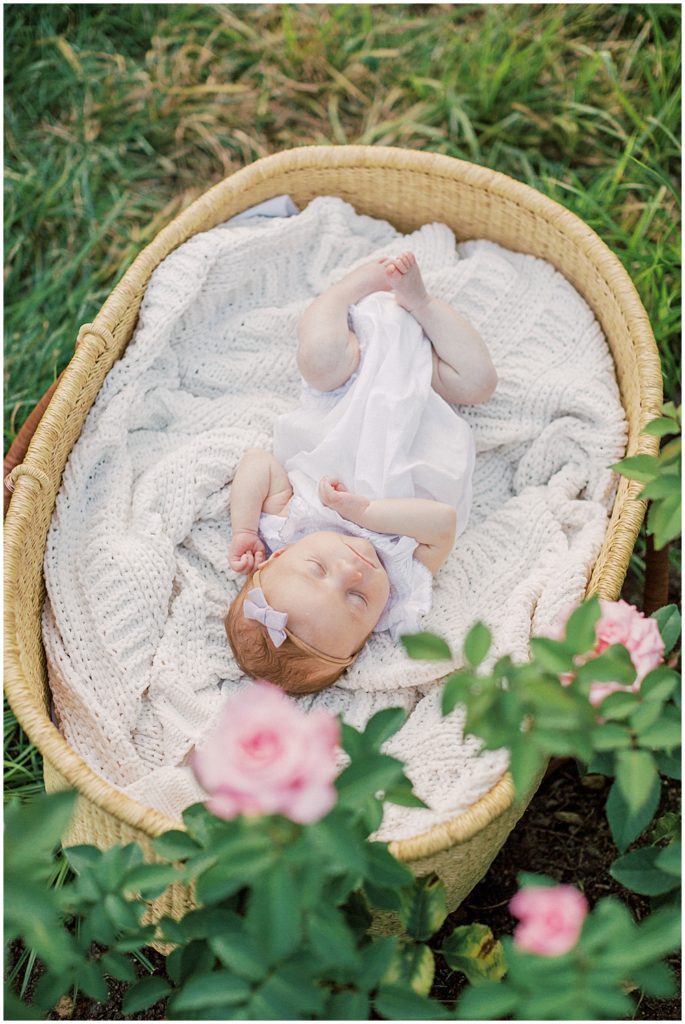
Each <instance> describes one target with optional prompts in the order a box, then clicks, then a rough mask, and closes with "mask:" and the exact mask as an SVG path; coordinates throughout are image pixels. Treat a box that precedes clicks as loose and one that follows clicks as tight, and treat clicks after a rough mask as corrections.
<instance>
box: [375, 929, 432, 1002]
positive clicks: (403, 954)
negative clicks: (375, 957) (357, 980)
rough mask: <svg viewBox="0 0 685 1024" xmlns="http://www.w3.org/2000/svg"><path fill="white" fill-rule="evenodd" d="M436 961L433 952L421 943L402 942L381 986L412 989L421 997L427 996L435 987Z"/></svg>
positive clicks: (382, 979)
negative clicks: (433, 986)
mask: <svg viewBox="0 0 685 1024" xmlns="http://www.w3.org/2000/svg"><path fill="white" fill-rule="evenodd" d="M434 976H435V960H434V959H433V952H432V950H431V949H430V948H429V947H428V946H426V945H424V944H423V943H421V942H402V941H400V944H399V945H398V947H397V949H396V950H395V955H394V957H393V959H392V961H391V963H390V965H389V967H388V969H387V971H386V972H385V974H384V975H383V977H382V978H381V986H383V987H384V986H386V985H390V986H398V987H401V988H404V989H405V990H406V989H411V991H412V992H416V994H417V995H419V996H427V995H428V993H429V992H430V990H431V987H432V985H433V978H434Z"/></svg>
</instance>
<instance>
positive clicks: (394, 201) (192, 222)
mask: <svg viewBox="0 0 685 1024" xmlns="http://www.w3.org/2000/svg"><path fill="white" fill-rule="evenodd" d="M282 193H287V194H289V195H290V196H291V197H292V198H293V200H294V201H295V203H296V204H297V205H298V206H299V207H304V206H306V205H307V203H309V202H310V201H311V200H312V199H313V198H315V197H316V196H323V195H334V196H340V197H341V198H343V199H345V200H347V201H348V202H350V203H352V204H353V206H354V207H355V209H356V210H357V211H358V212H359V213H364V214H368V215H370V216H372V217H378V218H383V219H385V220H388V221H390V222H391V223H392V224H393V225H394V226H395V227H396V228H397V229H398V230H399V231H401V232H405V233H406V232H410V231H413V230H415V229H416V228H418V227H419V226H420V225H422V224H425V223H428V222H432V221H438V222H443V223H445V224H448V225H449V227H450V228H452V230H453V231H454V233H455V235H456V236H457V238H458V239H459V240H466V239H469V238H486V239H490V240H491V241H494V242H498V243H499V244H501V245H503V246H505V247H506V248H508V249H512V250H515V251H518V252H525V253H531V254H533V255H535V256H539V257H541V258H543V259H545V260H549V261H550V262H551V263H552V264H553V265H554V266H555V267H556V268H557V269H558V270H559V271H560V272H561V273H562V274H563V275H564V276H565V277H566V278H567V279H568V280H569V281H570V282H571V284H572V285H573V286H574V287H575V288H576V289H577V291H578V292H579V293H580V294H581V295H582V296H583V297H584V298H585V300H586V301H587V302H588V304H589V305H590V306H591V308H592V309H593V311H594V313H595V315H596V316H597V319H598V320H599V322H600V324H601V326H602V328H603V330H604V334H605V335H606V338H607V341H608V343H609V346H610V349H611V352H612V354H613V358H614V363H615V366H616V376H617V379H618V385H619V388H620V393H621V399H622V402H623V406H624V408H625V412H626V417H627V421H628V428H629V436H628V449H627V454H630V455H635V454H637V453H646V454H656V452H657V450H658V440H657V439H656V438H653V437H650V436H648V435H642V436H641V435H640V431H641V430H642V428H643V427H644V425H645V424H646V423H647V422H648V421H649V420H650V419H653V418H654V417H656V416H658V415H659V414H660V409H661V403H662V384H661V370H660V364H659V357H658V353H657V349H656V345H655V342H654V338H653V335H652V331H651V329H650V325H649V321H648V319H647V315H646V313H645V310H644V308H643V307H642V305H641V303H640V300H639V298H638V295H637V293H636V291H635V288H634V287H633V285H632V283H631V281H630V279H629V277H628V275H627V274H626V272H625V270H624V269H623V267H622V266H621V264H620V263H619V261H618V259H617V258H616V257H615V256H614V255H613V253H611V252H610V250H609V249H608V248H607V247H606V245H604V243H603V242H602V241H600V239H599V238H598V237H597V235H596V234H595V233H594V232H593V231H591V230H590V228H588V227H587V225H586V224H584V223H583V221H581V220H579V219H578V217H576V216H574V215H573V214H571V213H569V212H568V211H567V210H565V209H564V208H563V207H561V206H559V205H558V204H557V203H555V202H552V201H551V200H550V199H547V198H545V197H544V196H542V195H541V194H540V193H538V192H536V191H535V190H534V189H532V188H529V187H528V186H526V185H522V184H520V183H519V182H517V181H514V180H512V179H511V178H508V177H506V176H505V175H502V174H498V173H496V172H493V171H490V170H487V169H485V168H483V167H478V166H476V165H474V164H470V163H465V162H463V161H461V160H454V159H452V158H451V157H446V156H439V155H434V154H429V153H418V152H413V151H410V150H403V149H395V148H389V147H383V146H341V147H337V146H312V147H305V148H301V149H293V150H287V151H285V152H283V153H280V154H277V155H275V156H269V157H266V158H264V159H262V160H258V161H257V162H256V163H254V164H251V165H250V166H249V167H246V168H244V169H243V170H240V171H238V172H237V173H236V174H233V175H231V176H230V177H229V178H226V179H225V180H224V181H222V182H220V184H218V185H216V186H214V187H213V188H211V189H210V190H209V191H208V192H206V193H205V194H204V195H203V196H201V197H200V198H199V199H198V200H196V202H194V203H193V204H192V205H191V206H190V207H189V208H188V209H187V210H186V211H185V212H184V213H182V214H181V215H180V216H179V217H177V218H176V219H175V220H174V221H173V222H172V223H171V224H169V225H168V226H167V227H166V228H164V230H163V231H161V232H160V233H159V234H158V235H157V236H156V238H155V239H154V241H153V242H151V243H150V245H148V246H147V248H146V249H144V250H143V252H142V253H141V254H140V255H139V256H138V258H137V259H136V261H135V262H134V263H133V265H132V266H131V267H130V269H129V270H128V271H127V273H126V274H125V275H124V277H123V278H122V280H121V281H120V283H119V284H118V285H117V287H116V288H115V289H114V291H113V292H112V293H111V295H110V296H109V298H108V299H107V301H106V302H105V304H104V305H103V307H102V309H101V310H100V312H99V313H98V316H97V318H96V320H95V322H94V323H93V324H89V325H85V326H84V327H82V328H81V331H80V332H79V345H78V348H77V351H76V353H75V355H74V357H73V359H72V360H71V362H70V363H69V365H68V367H67V368H66V370H65V372H64V374H63V375H62V377H61V379H60V381H59V385H58V387H57V388H56V390H55V393H54V395H53V397H52V399H51V401H50V403H49V406H48V408H47V410H46V411H45V413H44V415H43V416H42V419H41V420H40V423H39V425H38V427H37V429H36V431H35V434H34V435H33V438H32V440H31V443H30V445H29V448H28V451H27V453H26V456H25V458H24V459H23V462H21V463H20V464H19V465H17V466H15V468H14V469H13V470H12V473H11V477H12V483H13V484H14V485H15V492H14V494H13V496H12V501H11V504H10V508H9V511H8V514H7V517H6V521H5V682H6V692H7V695H8V698H9V701H10V704H11V705H12V708H13V709H14V712H15V713H16V716H17V718H18V719H19V721H20V723H21V725H22V726H23V728H24V730H25V731H26V733H27V734H28V736H29V737H30V739H31V740H32V741H33V743H34V744H35V745H36V746H37V747H38V749H39V750H40V751H41V753H42V755H43V758H44V763H45V783H46V787H47V789H48V790H54V789H58V788H62V787H65V786H72V787H75V788H76V789H77V790H78V792H79V799H78V802H77V809H76V813H75V816H74V819H73V822H72V824H71V826H70V829H69V832H68V835H66V836H65V837H64V840H65V844H72V843H94V844H96V845H97V846H99V847H101V848H106V847H108V846H110V845H112V844H114V843H127V842H131V841H137V842H139V843H141V845H142V846H143V848H144V849H145V850H146V851H147V853H148V855H149V856H150V858H151V859H154V856H153V854H152V851H151V847H150V839H151V838H152V837H154V836H157V835H159V834H160V833H162V832H164V831H166V830H167V829H170V828H175V827H178V824H177V822H175V821H173V820H172V819H171V818H168V817H167V816H165V815H164V814H162V813H160V812H159V811H156V810H152V809H150V808H149V807H145V806H144V805H143V804H141V803H138V802H137V801H135V800H133V799H131V798H130V797H127V796H124V795H122V794H121V793H120V792H119V791H118V790H116V789H115V788H114V787H113V786H112V785H110V783H109V782H107V781H106V780H105V779H103V778H101V777H100V776H98V775H96V773H95V772H94V771H93V770H92V769H91V768H89V767H88V765H87V764H86V763H85V762H84V761H83V760H82V758H81V757H80V756H79V755H78V754H77V753H76V752H75V751H74V750H72V749H71V747H70V746H69V744H68V743H67V742H66V741H65V739H64V737H63V736H62V735H61V734H60V733H59V732H58V730H57V729H56V728H55V726H54V725H53V724H52V722H51V720H50V715H49V704H48V688H47V672H46V660H45V653H44V650H43V645H42V640H41V609H42V606H43V600H44V597H45V588H44V580H43V554H44V549H45V543H46V536H47V532H48V526H49V523H50V518H51V515H52V511H53V508H54V504H55V497H56V494H57V490H58V488H59V486H60V479H61V476H62V471H63V468H64V465H65V463H66V460H67V458H68V456H69V453H70V451H71V449H72V447H73V445H74V443H75V441H76V439H77V438H78V436H79V432H80V431H81V428H82V426H83V423H84V421H85V418H86V415H87V413H88V411H89V409H90V408H91V406H92V404H93V402H94V400H95V397H96V395H97V393H98V391H99V389H100V387H101V385H102V382H103V380H104V378H105V376H106V374H107V372H108V371H109V370H110V368H111V367H112V365H113V363H114V362H115V361H116V360H117V359H119V358H120V357H121V355H122V353H123V351H124V349H125V348H126V345H127V343H128V342H129V340H130V338H131V336H132V334H133V331H134V328H135V325H136V320H137V317H138V309H139V306H140V302H141V299H142V297H143V294H144V292H145V288H146V286H147V283H148V281H149V279H150V275H151V273H152V271H153V270H154V269H155V267H157V265H158V264H159V263H160V262H161V261H162V260H163V259H164V257H165V256H167V255H168V253H170V252H171V251H172V250H173V249H175V248H176V247H177V246H179V245H180V244H181V243H182V242H185V241H186V240H187V239H188V238H190V237H191V236H192V235H194V234H196V233H197V232H200V231H206V230H208V229H209V228H212V227H215V226H216V225H217V224H220V223H222V222H223V221H225V220H227V219H228V218H229V217H232V216H233V215H234V214H237V213H240V212H241V211H242V210H245V209H246V208H247V207H249V206H253V205H254V204H256V203H258V202H261V201H262V200H265V199H269V198H271V197H272V196H275V195H279V194H282ZM640 486H641V485H640V484H638V483H636V482H634V481H628V480H627V479H626V478H625V477H622V478H621V479H620V482H619V486H618V493H617V497H616V500H615V503H614V508H613V513H612V516H611V520H610V523H609V525H608V528H607V532H606V536H605V540H604V544H603V545H602V549H601V551H600V553H599V555H598V558H597V561H596V563H595V565H594V568H593V572H592V576H591V579H590V581H589V585H588V589H587V594H588V596H589V595H590V594H591V593H596V594H598V595H599V596H601V597H605V598H609V599H615V598H616V597H618V595H619V593H620V589H621V586H622V583H623V580H624V578H625V574H626V571H627V568H628V562H629V559H630V555H631V552H632V550H633V547H634V544H635V540H636V537H637V534H638V531H639V529H640V524H641V522H642V518H643V515H644V511H645V503H644V502H642V501H639V500H635V496H636V494H637V493H638V491H639V489H640ZM455 784H456V780H455ZM530 796H532V792H531V793H529V794H528V797H527V798H526V799H524V800H522V801H518V802H515V801H514V794H513V787H512V782H511V778H510V776H509V775H508V774H507V775H505V776H504V777H503V778H502V779H501V780H500V781H499V782H498V783H497V785H495V786H494V787H493V789H492V790H491V791H490V792H489V793H487V794H486V795H485V796H484V797H482V798H481V799H480V800H478V801H477V803H475V804H474V805H473V806H472V807H471V808H469V810H468V811H466V812H464V813H463V814H460V815H459V816H458V817H455V818H454V819H452V820H451V821H448V822H446V823H444V824H442V825H438V826H436V827H435V828H432V829H431V830H430V831H428V832H425V833H422V834H421V835H416V836H414V837H413V838H410V839H404V840H400V841H396V842H392V843H391V844H390V849H391V851H392V853H394V854H395V856H397V857H398V858H399V859H400V860H402V861H406V862H407V863H409V865H410V866H411V867H412V868H413V869H414V870H415V872H416V873H417V874H421V875H423V874H426V873H428V872H430V871H435V872H437V874H438V875H440V877H441V878H442V879H443V881H444V883H445V886H446V888H447V894H448V905H449V908H450V910H453V909H454V908H455V907H456V906H458V904H459V903H460V902H461V900H463V898H464V897H465V896H466V895H467V894H468V893H469V891H470V890H471V889H472V888H473V886H474V885H475V883H476V882H477V881H478V880H479V879H480V878H481V877H482V876H483V875H484V874H485V872H486V871H487V869H488V867H489V865H490V863H491V861H492V860H493V858H494V857H495V855H496V854H497V852H498V851H499V849H500V847H501V846H502V844H503V843H504V840H505V839H506V837H507V835H508V834H509V832H510V831H511V829H512V828H513V827H514V825H515V823H516V821H517V820H518V818H519V817H520V815H521V814H522V813H523V810H524V809H525V806H526V804H527V800H528V799H529V798H530ZM190 905H191V899H190V896H189V893H188V892H187V891H186V890H185V889H183V888H181V887H172V888H171V889H169V890H168V891H167V892H166V893H165V894H164V896H162V897H161V898H160V899H159V900H158V901H157V903H156V906H155V908H154V914H155V916H156V915H159V914H162V913H170V914H172V915H173V916H175V917H177V918H178V917H180V916H182V914H183V913H184V912H185V911H186V910H187V909H188V907H189V906H190Z"/></svg>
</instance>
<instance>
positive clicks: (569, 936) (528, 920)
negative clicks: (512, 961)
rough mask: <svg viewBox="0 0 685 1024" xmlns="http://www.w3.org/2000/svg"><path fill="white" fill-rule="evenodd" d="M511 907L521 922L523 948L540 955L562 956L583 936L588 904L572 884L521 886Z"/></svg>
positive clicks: (518, 938)
mask: <svg viewBox="0 0 685 1024" xmlns="http://www.w3.org/2000/svg"><path fill="white" fill-rule="evenodd" d="M509 910H510V912H511V913H512V914H513V915H514V917H518V918H519V920H520V922H521V923H520V924H519V925H517V927H516V929H515V931H514V943H515V945H516V946H518V948H519V949H523V950H525V951H526V952H528V953H536V954H537V955H538V956H560V955H561V954H562V953H567V952H568V950H569V949H572V948H573V947H574V946H575V944H576V942H577V941H578V939H579V938H580V932H581V930H582V927H583V921H584V920H585V916H586V914H587V912H588V904H587V900H586V899H585V897H584V896H583V894H582V893H581V892H578V890H577V889H574V887H573V886H572V885H555V886H553V887H552V888H547V887H543V886H532V887H529V888H526V889H519V891H518V892H517V893H516V895H515V896H514V897H513V899H512V900H511V901H510V903H509Z"/></svg>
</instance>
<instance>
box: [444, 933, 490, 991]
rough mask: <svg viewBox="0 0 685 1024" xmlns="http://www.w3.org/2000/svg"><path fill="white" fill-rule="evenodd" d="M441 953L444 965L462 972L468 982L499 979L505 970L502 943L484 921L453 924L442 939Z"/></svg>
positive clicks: (473, 983)
mask: <svg viewBox="0 0 685 1024" xmlns="http://www.w3.org/2000/svg"><path fill="white" fill-rule="evenodd" d="M442 955H443V956H444V957H445V960H446V962H447V966H448V967H450V968H451V969H452V970H453V971H461V972H462V974H465V975H466V977H467V978H468V980H469V981H470V982H471V984H472V985H479V984H483V982H485V981H499V980H500V978H502V977H504V974H505V972H506V964H505V962H504V950H503V948H502V943H501V942H498V941H497V940H496V939H495V937H494V935H493V934H492V931H491V930H490V929H489V928H488V927H487V926H486V925H484V924H469V925H461V926H460V927H458V928H455V929H454V931H453V932H452V934H451V935H450V936H449V938H448V939H446V940H445V942H443V946H442Z"/></svg>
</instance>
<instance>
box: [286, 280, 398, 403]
mask: <svg viewBox="0 0 685 1024" xmlns="http://www.w3.org/2000/svg"><path fill="white" fill-rule="evenodd" d="M390 288H391V284H390V282H389V280H388V277H387V274H386V272H385V268H384V266H383V265H382V264H381V263H380V262H378V261H377V260H375V261H372V262H370V263H365V264H364V265H363V266H361V267H357V269H356V270H352V271H350V273H349V274H346V275H345V277H343V278H342V280H341V281H338V283H337V284H334V285H333V286H332V287H331V288H328V289H327V291H325V292H323V293H322V294H321V295H319V296H318V297H317V298H316V299H314V301H313V302H312V303H311V305H309V306H307V308H306V309H305V311H304V313H303V314H302V316H301V317H300V321H299V323H298V325H297V337H298V346H297V366H298V369H299V371H300V373H301V374H302V376H303V377H304V379H305V380H306V381H307V383H308V384H309V385H310V386H311V387H313V388H317V389H318V390H319V391H333V390H334V389H335V388H339V387H340V386H341V384H344V383H345V381H346V380H347V379H348V377H351V376H352V374H353V373H354V371H355V370H356V369H357V366H358V365H359V343H358V341H357V336H356V335H355V333H354V331H351V330H350V329H349V327H348V326H347V310H348V307H349V306H351V305H354V303H355V302H359V300H360V299H362V298H364V296H365V295H368V294H369V293H370V292H379V291H390Z"/></svg>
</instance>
